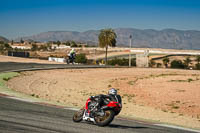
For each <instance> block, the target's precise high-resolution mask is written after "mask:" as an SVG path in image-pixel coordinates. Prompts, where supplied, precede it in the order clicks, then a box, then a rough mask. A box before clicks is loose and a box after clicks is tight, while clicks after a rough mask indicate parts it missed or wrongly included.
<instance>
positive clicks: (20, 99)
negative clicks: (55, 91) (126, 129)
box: [7, 96, 34, 103]
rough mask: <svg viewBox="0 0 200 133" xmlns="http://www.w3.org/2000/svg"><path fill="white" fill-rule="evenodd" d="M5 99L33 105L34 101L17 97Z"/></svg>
mask: <svg viewBox="0 0 200 133" xmlns="http://www.w3.org/2000/svg"><path fill="white" fill-rule="evenodd" d="M7 98H10V99H15V100H19V101H23V102H31V103H34V100H29V99H23V98H18V97H10V96H7Z"/></svg>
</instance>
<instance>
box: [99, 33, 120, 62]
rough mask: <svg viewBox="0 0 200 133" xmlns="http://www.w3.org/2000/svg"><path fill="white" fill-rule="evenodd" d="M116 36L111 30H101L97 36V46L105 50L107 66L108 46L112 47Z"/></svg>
mask: <svg viewBox="0 0 200 133" xmlns="http://www.w3.org/2000/svg"><path fill="white" fill-rule="evenodd" d="M116 38H117V35H116V33H115V32H114V30H113V29H102V30H101V31H100V34H99V46H100V47H101V48H106V55H105V65H107V53H108V46H111V47H114V46H115V44H116Z"/></svg>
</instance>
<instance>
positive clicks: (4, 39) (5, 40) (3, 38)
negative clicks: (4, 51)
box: [0, 36, 9, 43]
mask: <svg viewBox="0 0 200 133" xmlns="http://www.w3.org/2000/svg"><path fill="white" fill-rule="evenodd" d="M0 42H5V43H8V42H9V40H8V39H7V38H5V37H3V36H0Z"/></svg>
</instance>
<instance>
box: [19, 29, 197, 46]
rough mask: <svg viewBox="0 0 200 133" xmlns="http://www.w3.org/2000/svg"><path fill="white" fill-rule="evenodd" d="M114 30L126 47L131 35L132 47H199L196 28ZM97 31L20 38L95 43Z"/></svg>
mask: <svg viewBox="0 0 200 133" xmlns="http://www.w3.org/2000/svg"><path fill="white" fill-rule="evenodd" d="M114 31H115V32H116V34H117V46H122V47H128V46H129V44H130V43H129V42H130V39H129V37H130V35H132V47H140V48H141V47H148V48H167V49H200V31H196V30H176V29H163V30H153V29H145V30H141V29H134V28H117V29H114ZM99 33H100V30H89V31H85V32H77V31H49V32H43V33H39V34H36V35H33V36H28V37H21V38H22V39H23V40H34V41H40V42H47V41H58V40H59V41H68V40H73V41H78V42H84V43H87V44H93V45H94V44H95V45H97V44H98V35H99ZM21 38H18V39H16V40H20V39H21Z"/></svg>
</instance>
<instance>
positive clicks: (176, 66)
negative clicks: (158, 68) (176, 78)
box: [171, 60, 184, 69]
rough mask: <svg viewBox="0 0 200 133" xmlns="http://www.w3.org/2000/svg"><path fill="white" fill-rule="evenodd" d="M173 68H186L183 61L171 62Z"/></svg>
mask: <svg viewBox="0 0 200 133" xmlns="http://www.w3.org/2000/svg"><path fill="white" fill-rule="evenodd" d="M171 68H182V69H183V68H184V64H183V62H182V61H181V60H173V61H172V62H171Z"/></svg>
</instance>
